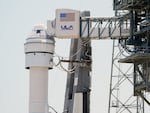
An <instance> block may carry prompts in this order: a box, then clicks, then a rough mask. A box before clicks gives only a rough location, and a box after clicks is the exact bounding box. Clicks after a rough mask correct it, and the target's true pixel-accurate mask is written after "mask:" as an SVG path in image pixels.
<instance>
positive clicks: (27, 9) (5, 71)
mask: <svg viewBox="0 0 150 113" xmlns="http://www.w3.org/2000/svg"><path fill="white" fill-rule="evenodd" d="M112 2H113V0H1V3H0V34H1V41H0V52H1V53H0V113H28V94H29V92H28V91H29V73H28V70H25V68H24V65H25V57H24V42H25V39H26V38H27V36H28V34H29V33H30V31H31V30H32V28H33V26H34V25H35V24H37V23H44V24H46V21H47V20H48V19H54V18H55V10H56V9H57V8H72V9H77V10H81V11H83V10H89V11H91V15H92V16H96V17H104V16H113V10H112V9H113V7H112ZM64 43H65V44H64ZM92 45H93V71H92V89H93V91H92V94H91V95H92V96H91V111H92V113H98V111H99V110H100V109H101V112H103V113H105V112H107V105H108V91H109V77H110V69H111V68H110V66H111V54H112V42H111V41H93V42H92ZM56 53H57V54H59V55H61V56H68V53H69V40H58V39H56ZM66 75H67V74H66V72H63V71H60V70H58V69H57V68H54V69H53V70H51V71H49V104H50V105H52V106H54V108H56V110H57V111H58V112H59V113H61V112H62V110H63V103H64V102H63V101H64V92H65V84H66ZM100 106H101V108H100V109H99V107H100Z"/></svg>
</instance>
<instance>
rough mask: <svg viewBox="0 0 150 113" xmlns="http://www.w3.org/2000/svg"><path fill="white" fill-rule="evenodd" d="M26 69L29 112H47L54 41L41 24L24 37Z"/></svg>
mask: <svg viewBox="0 0 150 113" xmlns="http://www.w3.org/2000/svg"><path fill="white" fill-rule="evenodd" d="M24 46H25V57H26V65H25V67H26V69H29V70H30V96H29V113H48V109H49V106H48V70H49V69H52V68H53V53H54V46H55V41H54V38H53V37H49V36H48V34H47V30H46V28H45V27H44V26H43V25H36V26H35V27H34V29H33V31H32V33H31V34H30V36H29V38H27V39H26V42H25V44H24Z"/></svg>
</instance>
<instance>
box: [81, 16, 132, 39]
mask: <svg viewBox="0 0 150 113" xmlns="http://www.w3.org/2000/svg"><path fill="white" fill-rule="evenodd" d="M129 31H130V21H129V15H128V14H126V15H124V16H123V17H82V18H81V19H80V37H81V38H90V39H120V38H127V37H129V35H130V32H129Z"/></svg>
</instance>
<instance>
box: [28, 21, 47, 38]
mask: <svg viewBox="0 0 150 113" xmlns="http://www.w3.org/2000/svg"><path fill="white" fill-rule="evenodd" d="M29 38H48V35H47V31H46V27H45V26H44V25H43V24H38V25H35V26H34V28H33V30H32V32H31V33H30V35H29Z"/></svg>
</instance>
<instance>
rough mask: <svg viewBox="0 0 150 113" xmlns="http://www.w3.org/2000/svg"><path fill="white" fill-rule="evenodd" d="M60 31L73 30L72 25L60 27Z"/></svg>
mask: <svg viewBox="0 0 150 113" xmlns="http://www.w3.org/2000/svg"><path fill="white" fill-rule="evenodd" d="M61 29H62V30H73V26H72V25H70V26H67V25H61Z"/></svg>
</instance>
